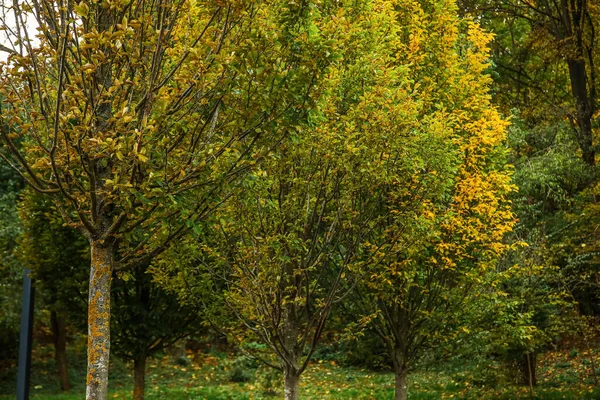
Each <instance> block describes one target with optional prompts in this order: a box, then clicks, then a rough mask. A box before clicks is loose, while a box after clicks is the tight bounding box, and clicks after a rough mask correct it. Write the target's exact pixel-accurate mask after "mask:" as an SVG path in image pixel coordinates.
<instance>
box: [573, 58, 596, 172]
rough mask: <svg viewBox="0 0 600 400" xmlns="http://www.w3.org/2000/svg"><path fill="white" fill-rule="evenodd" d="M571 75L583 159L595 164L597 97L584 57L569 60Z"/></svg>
mask: <svg viewBox="0 0 600 400" xmlns="http://www.w3.org/2000/svg"><path fill="white" fill-rule="evenodd" d="M567 63H568V66H569V77H570V80H571V93H572V94H573V98H574V99H575V107H576V110H577V125H578V127H579V132H578V137H577V140H578V141H579V147H580V149H581V153H582V154H581V156H582V158H583V161H585V162H586V163H587V164H588V165H591V166H593V165H594V163H595V156H596V155H595V151H594V144H593V132H592V117H593V115H594V112H595V104H594V101H595V99H594V98H593V93H592V94H590V93H589V92H588V84H587V81H588V77H587V74H586V65H585V61H584V60H583V57H582V58H581V59H576V60H568V62H567Z"/></svg>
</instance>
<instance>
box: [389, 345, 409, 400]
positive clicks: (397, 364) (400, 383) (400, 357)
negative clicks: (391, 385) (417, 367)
mask: <svg viewBox="0 0 600 400" xmlns="http://www.w3.org/2000/svg"><path fill="white" fill-rule="evenodd" d="M396 346H397V347H396V348H395V349H393V360H392V364H393V366H394V375H395V378H396V385H395V391H396V394H395V397H394V398H395V399H396V400H406V397H407V396H408V381H407V380H408V379H407V378H408V369H407V366H406V363H405V357H404V353H403V352H402V350H401V349H400V348H399V346H398V345H396Z"/></svg>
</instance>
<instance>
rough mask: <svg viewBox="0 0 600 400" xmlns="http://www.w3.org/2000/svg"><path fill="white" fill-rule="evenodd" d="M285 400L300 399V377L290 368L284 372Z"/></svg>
mask: <svg viewBox="0 0 600 400" xmlns="http://www.w3.org/2000/svg"><path fill="white" fill-rule="evenodd" d="M284 395H285V400H298V399H299V398H300V375H299V374H298V373H297V372H296V371H293V370H292V369H291V368H286V371H285V386H284Z"/></svg>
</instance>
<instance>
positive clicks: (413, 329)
mask: <svg viewBox="0 0 600 400" xmlns="http://www.w3.org/2000/svg"><path fill="white" fill-rule="evenodd" d="M394 4H395V9H396V12H397V15H396V18H397V21H398V23H399V24H400V25H401V26H402V28H401V29H400V38H399V44H398V49H397V53H396V54H397V63H398V64H399V65H406V66H408V68H409V71H410V72H409V74H408V75H409V77H410V78H409V79H410V82H411V84H410V88H411V90H412V94H413V96H414V98H415V100H416V101H417V104H418V110H417V117H416V118H417V120H419V121H428V120H431V121H432V122H431V126H432V127H434V128H435V129H429V131H428V132H427V135H429V136H430V137H431V139H429V140H431V141H435V140H438V141H440V140H443V141H444V142H445V143H446V146H445V147H443V148H440V151H442V152H444V155H439V154H437V156H435V155H436V153H435V152H433V153H430V155H433V157H431V156H426V157H424V158H423V160H422V162H423V169H424V171H423V172H420V173H416V174H414V176H413V178H412V181H411V182H410V184H409V185H408V186H407V187H406V188H405V189H404V190H403V191H399V192H395V191H393V190H390V191H389V192H387V193H385V195H384V196H385V199H386V200H385V202H384V203H383V204H382V207H381V210H380V212H381V213H384V214H386V215H390V220H389V225H388V226H387V227H386V229H384V230H379V231H377V230H374V231H373V232H372V236H371V237H370V239H371V245H372V246H376V247H378V248H387V251H385V252H384V253H382V254H381V257H380V258H378V260H377V265H376V266H374V267H371V268H367V270H368V271H369V278H368V279H365V280H363V281H362V282H361V283H360V284H359V285H358V286H357V289H356V291H355V292H354V299H355V301H356V304H357V305H358V307H359V308H362V309H363V310H364V317H365V318H364V319H363V322H369V323H371V325H370V326H371V327H372V328H373V329H374V330H375V331H376V332H377V333H378V334H379V335H380V337H381V338H382V339H383V341H384V342H385V344H386V345H387V348H388V351H389V356H390V357H391V361H392V362H391V364H392V365H393V368H394V373H395V376H396V384H395V393H396V395H395V396H396V399H398V400H404V399H406V397H407V393H408V387H407V376H408V373H409V371H410V369H411V368H412V367H414V365H415V362H416V361H417V360H418V359H419V358H420V357H421V356H422V355H424V353H425V352H426V351H427V350H428V349H432V348H436V347H439V346H441V345H443V344H444V343H447V342H448V341H450V340H452V339H453V338H454V337H455V335H456V334H457V332H459V330H460V329H464V330H468V327H466V326H464V324H461V312H462V310H463V309H464V308H465V307H466V305H467V304H468V303H467V302H469V301H471V300H473V298H474V297H475V296H476V295H477V293H478V290H477V288H478V285H482V284H484V282H487V277H488V276H489V274H490V272H491V271H493V269H494V267H495V265H496V262H497V261H498V259H499V257H500V256H501V255H502V254H503V252H504V251H505V249H506V245H505V244H504V243H503V236H504V234H505V233H507V232H509V231H510V230H511V228H512V225H513V224H514V216H513V214H512V213H511V211H510V204H509V201H508V200H507V194H508V193H510V192H511V191H512V190H513V186H512V185H511V183H510V168H509V166H507V165H506V156H505V149H504V147H503V140H504V139H505V130H506V127H507V121H505V120H503V119H502V118H501V116H500V115H499V113H498V111H497V110H496V109H495V108H494V107H493V106H492V104H491V103H490V95H489V93H488V90H489V87H490V83H491V79H490V77H489V76H487V75H486V73H485V70H486V68H487V67H488V64H487V58H488V48H487V45H488V43H489V42H490V40H491V35H489V34H486V33H484V32H483V31H482V30H481V29H480V28H479V27H478V26H477V25H476V24H474V23H473V22H471V21H468V20H461V19H459V18H458V17H457V12H456V6H455V4H454V1H449V0H431V1H419V2H417V1H396V2H394ZM398 193H399V194H400V195H398ZM407 203H410V204H412V209H411V213H410V214H407V213H406V212H405V211H404V209H405V204H407Z"/></svg>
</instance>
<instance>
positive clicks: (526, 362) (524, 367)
mask: <svg viewBox="0 0 600 400" xmlns="http://www.w3.org/2000/svg"><path fill="white" fill-rule="evenodd" d="M520 364H521V373H522V381H523V384H524V385H527V386H529V387H530V389H531V390H532V391H533V387H535V386H536V385H537V376H536V356H535V353H529V352H527V353H524V354H523V358H522V359H521V362H520Z"/></svg>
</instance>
